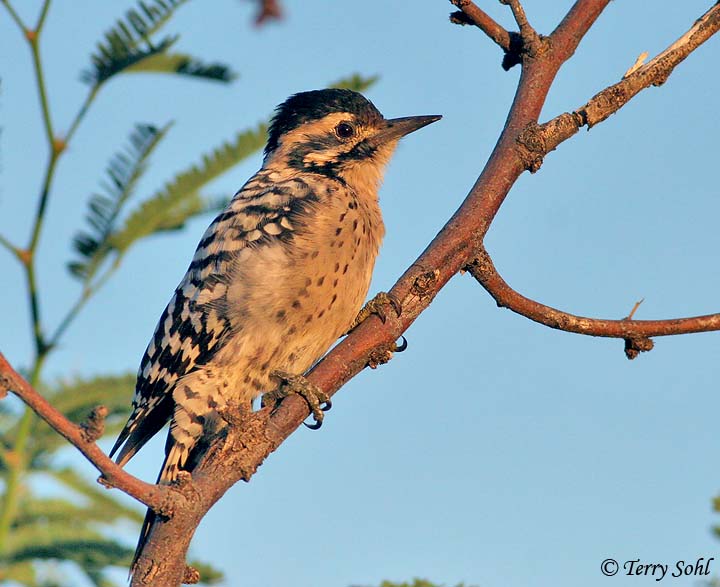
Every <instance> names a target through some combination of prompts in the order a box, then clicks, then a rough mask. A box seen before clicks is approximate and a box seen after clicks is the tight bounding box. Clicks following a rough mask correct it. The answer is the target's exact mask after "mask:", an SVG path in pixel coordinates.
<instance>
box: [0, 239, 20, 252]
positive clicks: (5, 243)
mask: <svg viewBox="0 0 720 587" xmlns="http://www.w3.org/2000/svg"><path fill="white" fill-rule="evenodd" d="M0 246H3V247H5V248H6V249H7V250H8V251H10V252H11V253H12V254H13V255H15V256H16V257H17V256H18V255H19V254H20V249H18V248H17V247H16V246H15V245H14V244H12V243H11V242H10V241H9V240H8V239H6V238H5V237H4V236H3V235H1V234H0Z"/></svg>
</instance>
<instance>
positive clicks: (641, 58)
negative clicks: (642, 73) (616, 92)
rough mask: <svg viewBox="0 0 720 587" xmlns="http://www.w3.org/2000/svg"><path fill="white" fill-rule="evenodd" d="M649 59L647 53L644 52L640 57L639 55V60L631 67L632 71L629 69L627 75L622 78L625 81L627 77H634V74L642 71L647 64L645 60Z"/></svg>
mask: <svg viewBox="0 0 720 587" xmlns="http://www.w3.org/2000/svg"><path fill="white" fill-rule="evenodd" d="M647 58H648V52H647V51H643V52H642V53H640V55H638V58H637V59H636V60H635V63H633V64H632V65H631V66H630V69H628V70H627V71H626V72H625V75H623V76H622V78H623V79H625V78H626V77H628V76H630V75H632V74H633V73H635V72H636V71H637V70H638V69H640V68H641V67H642V66H643V64H644V63H645V60H646V59H647Z"/></svg>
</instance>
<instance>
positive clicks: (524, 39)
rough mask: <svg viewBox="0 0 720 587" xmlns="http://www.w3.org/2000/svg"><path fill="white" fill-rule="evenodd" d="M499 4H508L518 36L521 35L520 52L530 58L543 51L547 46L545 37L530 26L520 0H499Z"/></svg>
mask: <svg viewBox="0 0 720 587" xmlns="http://www.w3.org/2000/svg"><path fill="white" fill-rule="evenodd" d="M500 4H504V5H506V6H509V7H510V10H512V13H513V17H514V18H515V22H516V23H517V25H518V28H519V29H520V34H519V36H520V37H521V43H522V49H521V53H523V54H525V55H527V56H528V57H532V58H534V57H537V56H538V55H540V54H542V53H544V52H545V51H546V50H547V48H548V42H547V39H546V38H544V37H543V36H542V35H539V34H538V32H537V31H536V30H535V29H534V28H533V27H532V25H531V24H530V22H529V21H528V19H527V15H526V14H525V9H524V8H523V6H522V4H521V3H520V0H500Z"/></svg>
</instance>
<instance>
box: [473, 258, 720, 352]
mask: <svg viewBox="0 0 720 587" xmlns="http://www.w3.org/2000/svg"><path fill="white" fill-rule="evenodd" d="M467 270H468V272H469V273H470V274H471V275H472V276H473V277H474V278H475V279H477V280H478V282H479V283H480V284H481V285H482V286H483V287H484V288H485V289H486V290H487V292H488V293H489V294H490V295H491V296H492V297H493V299H494V300H495V302H496V303H497V305H498V306H500V307H501V308H508V309H509V310H512V311H513V312H515V313H517V314H520V315H521V316H525V317H526V318H529V319H530V320H532V321H533V322H538V323H540V324H544V325H545V326H549V327H550V328H555V329H557V330H563V331H565V332H574V333H576V334H585V335H587V336H602V337H607V338H624V339H641V338H649V337H651V336H671V335H678V334H690V333H694V332H708V331H712V330H720V314H709V315H706V316H693V317H691V318H671V319H668V320H632V319H630V318H631V317H632V314H633V313H634V312H635V310H636V309H637V306H639V305H640V303H641V302H638V303H637V304H636V305H635V308H633V311H632V312H631V314H630V316H629V317H628V318H622V319H620V320H604V319H600V318H587V317H585V316H576V315H574V314H570V313H568V312H563V311H562V310H557V309H555V308H552V307H550V306H546V305H544V304H541V303H539V302H536V301H534V300H531V299H530V298H527V297H525V296H523V295H522V294H520V293H518V292H517V291H515V290H514V289H513V288H512V287H510V286H509V285H508V284H507V283H506V282H505V280H504V279H503V278H502V277H501V276H500V274H499V273H498V272H497V269H495V266H494V265H493V262H492V259H491V258H490V255H489V254H488V253H487V251H486V250H485V249H484V248H483V247H480V248H479V249H478V251H477V253H476V255H475V259H474V260H473V261H472V263H470V264H469V265H468V266H467Z"/></svg>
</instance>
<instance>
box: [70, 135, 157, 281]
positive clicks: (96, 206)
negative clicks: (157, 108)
mask: <svg viewBox="0 0 720 587" xmlns="http://www.w3.org/2000/svg"><path fill="white" fill-rule="evenodd" d="M169 128H170V124H167V125H165V126H164V127H163V128H157V127H155V126H153V125H150V124H136V125H135V130H133V132H132V133H131V134H130V144H129V145H128V146H127V147H126V148H125V149H124V150H123V151H121V152H119V153H116V154H115V156H114V157H113V158H112V159H111V160H110V163H109V164H108V166H107V169H106V172H107V176H108V177H107V180H106V181H105V182H104V183H103V184H102V187H103V191H104V193H102V194H93V195H92V197H91V198H90V202H89V203H88V213H87V215H86V218H87V222H88V224H89V225H90V227H89V230H88V231H80V232H78V234H77V235H76V236H75V239H74V241H73V245H74V247H75V250H76V251H77V252H78V253H79V254H80V256H81V260H79V261H73V262H70V263H69V264H68V268H69V269H70V272H71V273H72V274H73V275H74V276H75V277H78V278H80V279H83V280H84V281H85V282H86V283H87V282H89V281H90V280H91V279H92V278H93V276H94V275H95V273H96V272H97V270H98V268H99V267H100V265H101V264H102V262H103V261H104V260H105V259H107V257H108V254H109V253H110V252H111V248H110V246H109V244H108V237H109V236H110V234H111V233H112V230H113V229H114V227H115V222H116V220H117V218H118V215H119V214H120V212H121V210H122V208H123V206H124V205H125V203H126V202H127V200H128V198H130V196H131V195H132V193H133V190H134V189H135V186H136V185H137V182H138V180H139V179H140V177H141V176H142V174H143V173H144V172H145V169H146V167H147V160H148V158H149V157H150V154H151V153H152V151H153V150H154V149H155V147H156V146H157V145H158V143H159V142H160V141H161V140H162V139H163V137H164V136H165V134H166V133H167V131H168V129H169Z"/></svg>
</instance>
